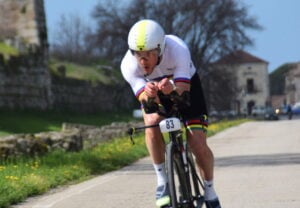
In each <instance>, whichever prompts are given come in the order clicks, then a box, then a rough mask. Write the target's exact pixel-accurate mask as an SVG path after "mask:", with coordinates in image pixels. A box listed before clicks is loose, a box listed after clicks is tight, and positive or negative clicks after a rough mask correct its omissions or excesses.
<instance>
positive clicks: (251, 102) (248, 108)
mask: <svg viewBox="0 0 300 208" xmlns="http://www.w3.org/2000/svg"><path fill="white" fill-rule="evenodd" d="M254 105H255V102H254V101H253V100H250V101H249V102H248V103H247V112H248V115H251V112H252V108H253V106H254Z"/></svg>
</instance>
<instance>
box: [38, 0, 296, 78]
mask: <svg viewBox="0 0 300 208" xmlns="http://www.w3.org/2000/svg"><path fill="white" fill-rule="evenodd" d="M100 1H101V0H64V1H63V5H62V1H61V0H44V2H45V11H46V18H47V27H48V36H49V42H50V44H51V41H52V38H53V35H54V32H55V31H56V30H57V29H56V28H57V27H58V26H57V24H58V22H59V19H60V17H61V15H63V14H65V15H69V14H74V13H75V14H78V15H79V16H80V17H82V18H83V20H84V21H86V22H89V23H91V24H92V23H93V22H94V21H93V19H92V18H91V11H92V10H93V8H94V7H95V5H97V4H98V3H99V2H100ZM119 1H120V0H119ZM119 1H115V2H119ZM237 1H240V2H243V3H244V4H245V5H246V6H248V7H249V8H248V13H249V15H250V16H253V17H255V18H256V19H257V22H258V23H259V24H260V25H261V26H262V27H263V30H261V31H249V32H248V35H249V37H250V38H251V39H253V40H254V46H253V47H251V48H246V49H245V51H246V52H248V53H250V54H252V55H254V56H256V57H259V58H261V59H263V60H265V61H267V62H268V63H269V65H268V70H269V72H272V71H273V70H275V69H276V68H278V67H280V66H281V65H282V64H285V63H291V62H300V1H299V0H284V1H282V0H237ZM66 5H67V6H66Z"/></svg>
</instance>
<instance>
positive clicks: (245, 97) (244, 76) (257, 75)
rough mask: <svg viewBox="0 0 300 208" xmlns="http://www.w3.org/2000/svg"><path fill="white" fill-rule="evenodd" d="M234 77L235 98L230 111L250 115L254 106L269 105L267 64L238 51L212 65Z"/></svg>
mask: <svg viewBox="0 0 300 208" xmlns="http://www.w3.org/2000/svg"><path fill="white" fill-rule="evenodd" d="M214 65H215V66H217V67H218V68H219V69H221V70H228V71H230V72H232V75H233V76H234V79H233V80H235V83H232V84H234V85H235V86H236V88H237V92H236V98H235V100H233V101H232V109H230V110H234V111H236V112H237V113H241V114H247V115H249V114H251V111H252V109H253V107H254V106H267V105H270V86H269V74H268V62H267V61H265V60H263V59H261V58H258V57H255V56H253V55H251V54H249V53H247V52H245V51H242V50H238V51H235V52H233V53H231V54H229V55H227V56H224V57H222V58H221V59H219V60H218V61H216V62H215V63H214Z"/></svg>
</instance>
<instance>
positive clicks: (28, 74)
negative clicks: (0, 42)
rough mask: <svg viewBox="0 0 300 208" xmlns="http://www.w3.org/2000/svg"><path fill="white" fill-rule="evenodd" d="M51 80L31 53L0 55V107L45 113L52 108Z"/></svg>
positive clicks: (38, 60) (39, 59)
mask: <svg viewBox="0 0 300 208" xmlns="http://www.w3.org/2000/svg"><path fill="white" fill-rule="evenodd" d="M51 102H52V93H51V77H50V74H49V73H48V70H47V68H46V67H45V65H44V60H43V59H41V58H40V56H39V55H36V54H34V53H32V54H28V55H20V56H11V57H9V58H8V59H4V57H3V55H1V54H0V107H1V108H10V109H26V108H32V109H42V110H44V109H48V108H49V107H50V106H51V105H52V103H51Z"/></svg>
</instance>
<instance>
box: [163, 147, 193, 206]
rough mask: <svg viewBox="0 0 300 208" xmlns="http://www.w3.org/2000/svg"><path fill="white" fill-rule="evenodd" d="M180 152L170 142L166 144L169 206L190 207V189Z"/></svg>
mask: <svg viewBox="0 0 300 208" xmlns="http://www.w3.org/2000/svg"><path fill="white" fill-rule="evenodd" d="M180 154H181V153H180V152H179V151H178V149H177V148H176V146H175V145H174V144H173V143H172V142H171V143H169V144H168V145H167V172H168V180H169V189H170V197H171V206H172V207H174V208H175V207H176V208H178V207H180V208H185V207H186V208H190V204H189V203H190V199H191V198H190V191H189V189H188V184H187V180H186V176H185V173H184V170H183V167H184V165H183V161H182V158H181V155H180Z"/></svg>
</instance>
